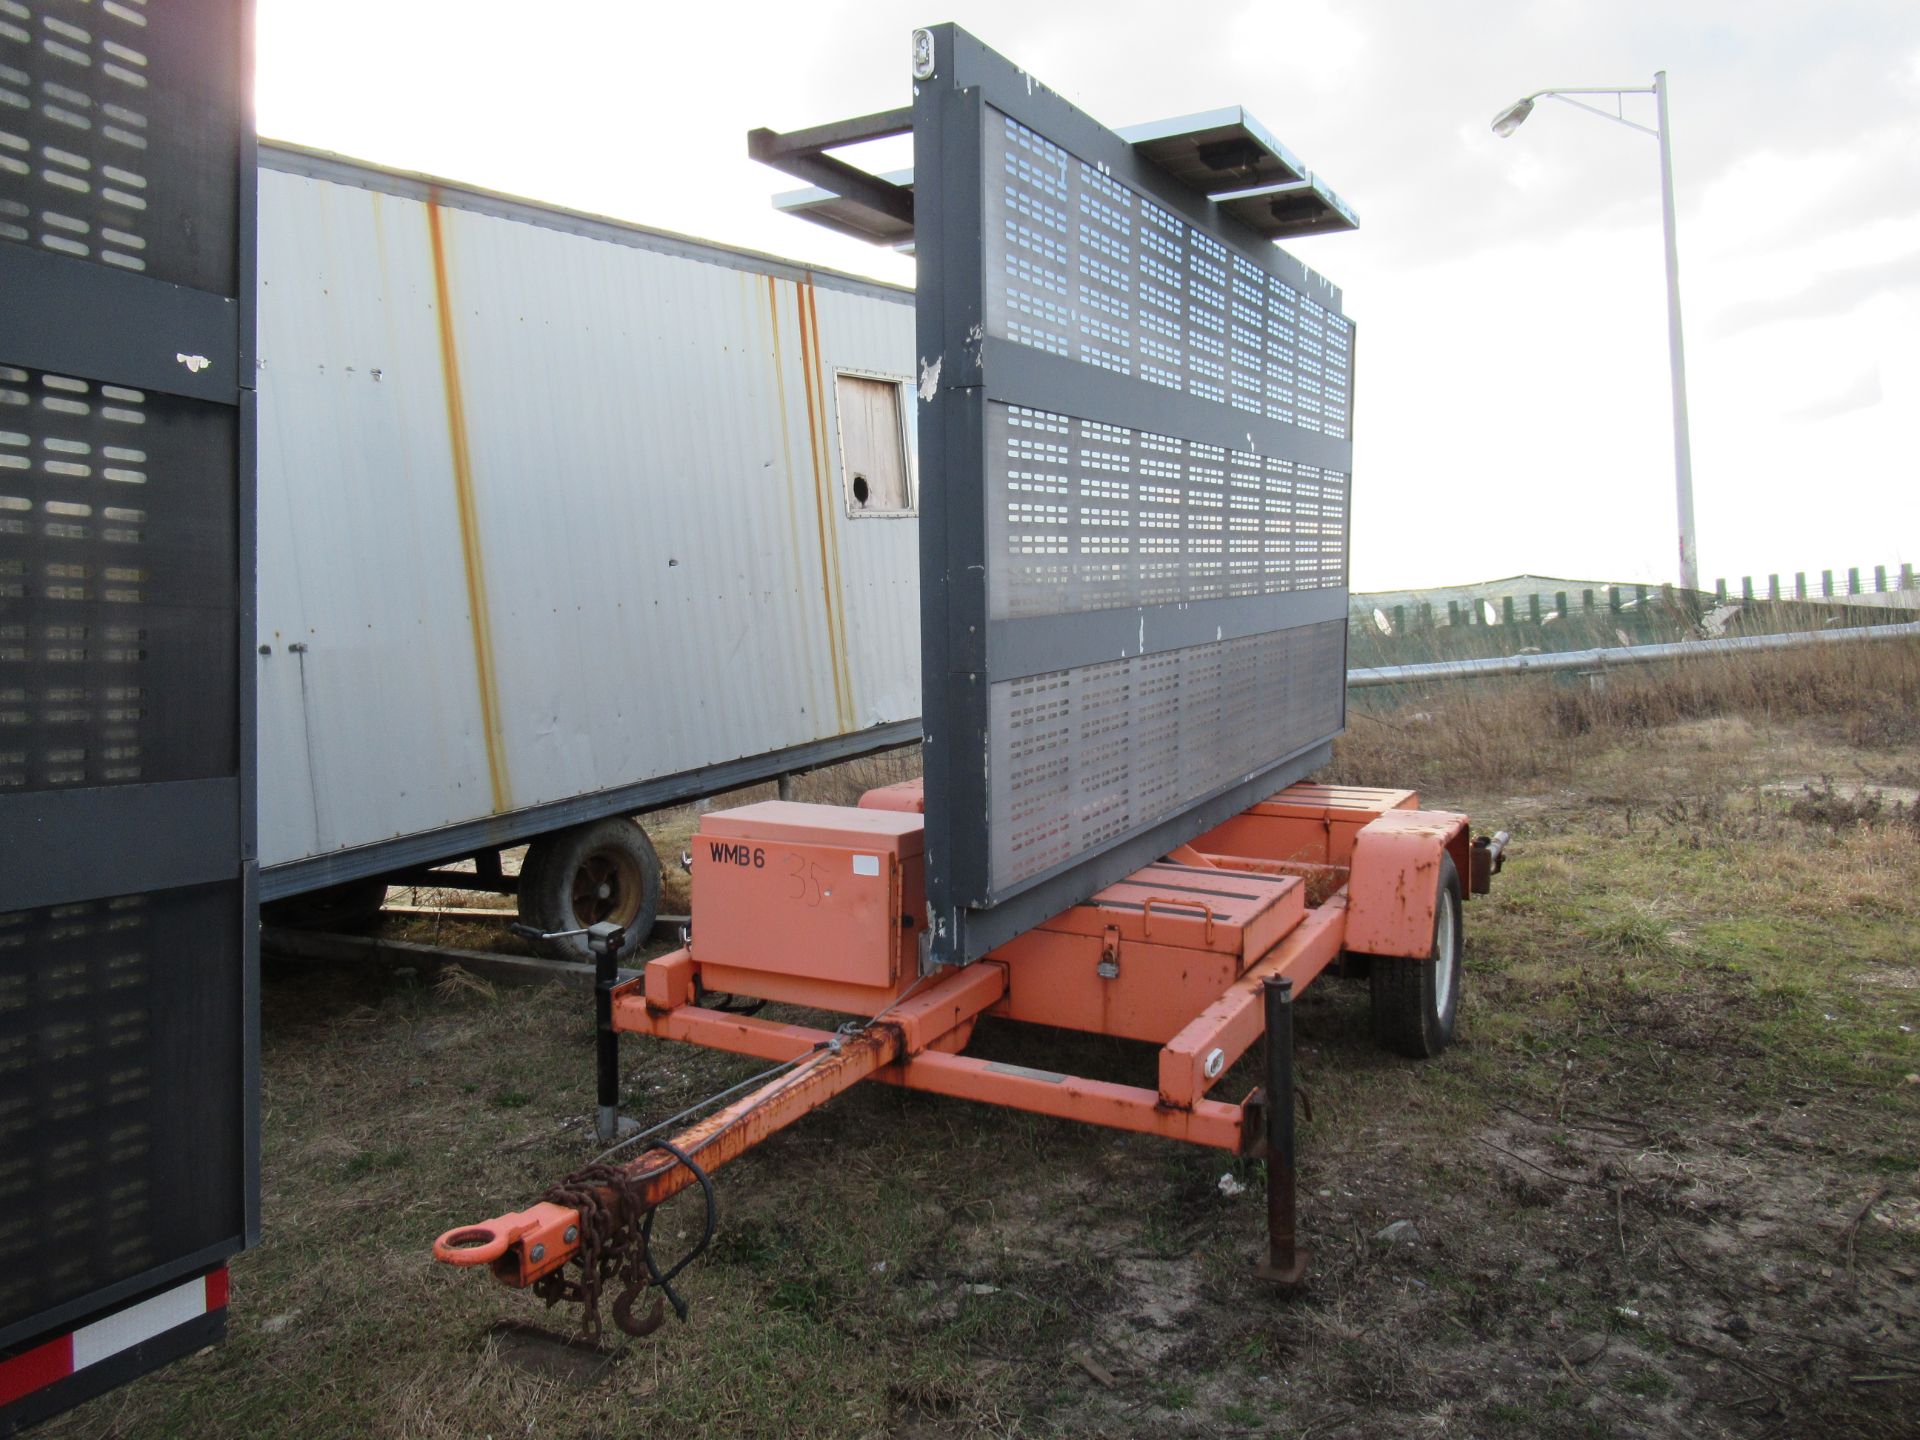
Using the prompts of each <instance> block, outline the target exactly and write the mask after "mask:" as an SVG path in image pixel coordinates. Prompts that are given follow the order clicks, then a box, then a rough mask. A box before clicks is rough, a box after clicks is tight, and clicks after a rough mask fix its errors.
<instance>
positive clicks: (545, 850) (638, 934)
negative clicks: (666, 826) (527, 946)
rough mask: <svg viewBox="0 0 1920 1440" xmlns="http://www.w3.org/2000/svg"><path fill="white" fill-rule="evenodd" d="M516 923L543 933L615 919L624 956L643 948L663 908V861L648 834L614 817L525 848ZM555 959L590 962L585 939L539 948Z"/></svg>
mask: <svg viewBox="0 0 1920 1440" xmlns="http://www.w3.org/2000/svg"><path fill="white" fill-rule="evenodd" d="M519 908H520V918H521V920H523V921H524V922H525V923H527V924H529V925H537V926H539V927H540V928H541V929H542V930H577V929H579V928H580V927H582V926H585V925H592V924H595V923H597V922H599V921H601V920H612V921H614V922H615V923H616V924H619V925H623V926H625V927H626V931H627V943H626V947H625V948H624V949H623V950H622V952H621V954H622V956H623V957H624V956H631V955H633V954H635V953H636V952H637V951H638V950H639V949H640V947H641V946H642V945H644V944H645V943H646V941H647V934H648V932H649V931H651V930H652V929H653V919H654V916H655V914H656V913H657V912H658V911H659V908H660V857H659V856H658V855H657V854H655V853H654V849H653V841H651V840H649V839H648V838H647V832H646V831H644V830H642V829H641V828H640V827H639V825H637V824H636V823H634V822H633V821H632V820H628V819H625V818H623V817H620V816H615V817H613V818H611V819H607V820H595V821H593V822H592V823H590V824H586V825H576V826H574V827H573V828H572V829H571V830H556V831H554V832H553V833H552V834H551V835H542V836H541V837H540V838H539V839H537V840H535V841H534V842H533V843H532V844H531V845H529V846H528V847H527V857H526V859H525V860H524V861H523V862H521V866H520V890H519ZM542 943H543V945H544V948H545V949H546V951H547V953H548V954H550V955H552V956H553V957H554V958H555V959H557V960H591V959H592V958H593V952H592V951H591V950H589V949H588V948H587V940H586V937H585V936H584V935H574V936H569V937H568V938H567V939H564V940H548V941H544V942H542Z"/></svg>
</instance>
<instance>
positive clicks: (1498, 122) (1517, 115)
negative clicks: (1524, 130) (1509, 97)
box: [1493, 95, 1533, 140]
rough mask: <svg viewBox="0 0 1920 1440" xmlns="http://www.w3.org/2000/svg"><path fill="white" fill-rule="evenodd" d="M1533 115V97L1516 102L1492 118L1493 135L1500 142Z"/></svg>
mask: <svg viewBox="0 0 1920 1440" xmlns="http://www.w3.org/2000/svg"><path fill="white" fill-rule="evenodd" d="M1532 113H1533V97H1532V96H1531V95H1529V96H1528V97H1527V98H1526V99H1524V100H1516V101H1514V102H1513V104H1511V105H1509V106H1508V107H1507V108H1506V109H1504V110H1502V111H1501V112H1500V113H1499V114H1498V115H1496V116H1494V117H1493V133H1494V134H1496V135H1498V136H1499V137H1500V138H1501V139H1502V140H1504V139H1506V138H1507V137H1508V136H1509V135H1511V134H1513V132H1514V131H1516V130H1518V129H1519V128H1520V122H1521V121H1523V120H1525V119H1526V118H1527V116H1529V115H1531V114H1532Z"/></svg>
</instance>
